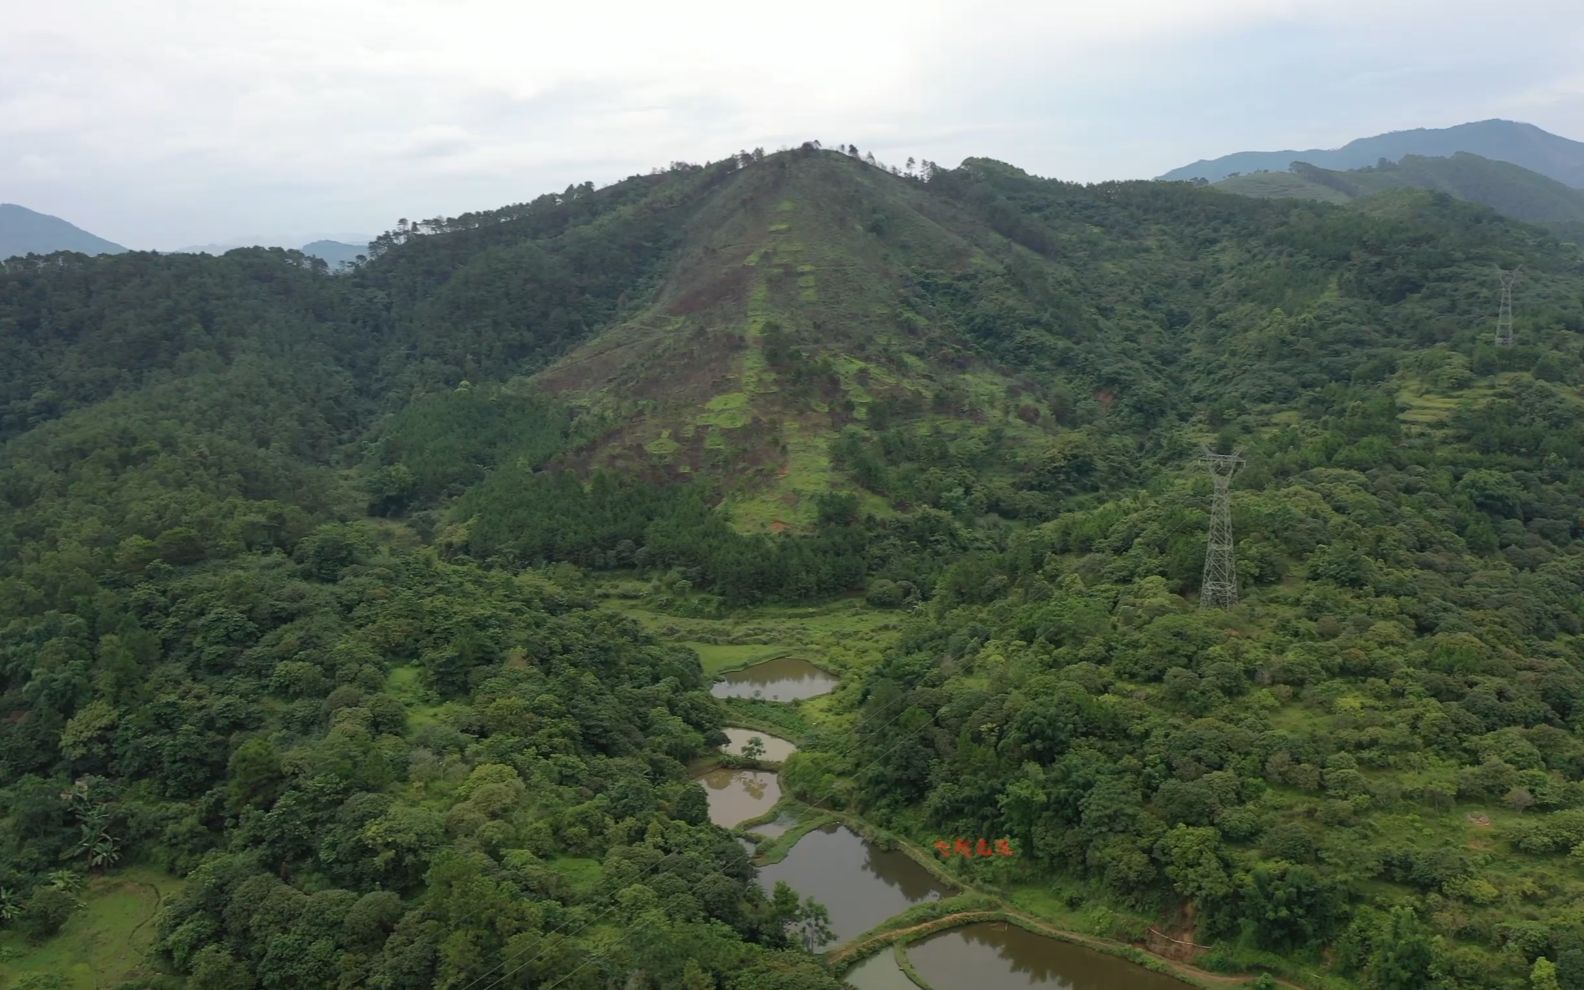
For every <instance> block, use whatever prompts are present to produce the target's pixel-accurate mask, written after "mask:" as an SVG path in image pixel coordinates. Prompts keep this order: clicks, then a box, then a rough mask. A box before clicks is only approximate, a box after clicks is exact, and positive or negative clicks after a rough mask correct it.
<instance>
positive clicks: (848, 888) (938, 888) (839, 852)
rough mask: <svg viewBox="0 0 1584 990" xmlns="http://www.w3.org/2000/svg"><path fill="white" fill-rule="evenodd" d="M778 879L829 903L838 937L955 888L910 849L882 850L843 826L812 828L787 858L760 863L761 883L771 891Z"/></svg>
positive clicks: (856, 932) (801, 893)
mask: <svg viewBox="0 0 1584 990" xmlns="http://www.w3.org/2000/svg"><path fill="white" fill-rule="evenodd" d="M777 880H785V881H786V882H787V883H788V884H790V885H791V887H792V889H793V890H795V891H797V892H798V895H799V896H800V897H807V896H812V897H813V898H814V899H815V900H817V901H819V902H820V903H821V904H824V905H825V907H826V909H827V910H829V911H830V920H831V930H832V931H833V932H835V934H836V941H837V942H845V941H846V940H848V939H850V938H852V937H854V936H856V935H861V934H862V933H864V932H866V931H868V930H869V929H871V928H873V927H874V926H876V925H878V924H879V923H880V922H882V921H884V920H886V919H887V918H889V917H891V916H892V915H894V914H897V913H899V912H901V911H905V910H907V908H909V907H910V906H912V905H914V904H917V903H919V902H920V901H930V900H936V899H937V898H939V897H941V896H942V894H944V893H949V892H950V888H949V887H947V886H946V885H945V884H943V883H941V882H940V881H938V880H936V879H935V878H934V877H933V876H931V875H930V873H929V871H928V870H926V869H924V867H922V866H920V865H919V864H918V863H915V862H914V861H913V860H912V859H910V858H909V857H908V856H907V854H906V853H902V852H885V851H883V850H880V849H877V848H875V847H874V846H872V845H870V844H869V843H868V842H866V841H864V840H863V839H861V838H859V837H858V836H857V835H856V834H854V833H853V832H850V831H848V830H847V829H846V828H844V827H843V826H841V825H827V826H825V827H824V828H822V829H817V830H815V831H813V832H810V833H809V834H807V835H805V836H804V837H803V838H801V839H799V840H798V843H797V845H795V846H793V847H792V851H791V852H789V853H787V857H786V859H784V860H782V861H781V862H779V863H776V864H775V865H773V866H765V867H761V868H760V870H759V883H760V884H761V885H762V886H763V887H764V888H765V890H767V891H769V890H773V889H774V888H775V884H776V881H777ZM833 944H834V943H833ZM827 948H828V946H827Z"/></svg>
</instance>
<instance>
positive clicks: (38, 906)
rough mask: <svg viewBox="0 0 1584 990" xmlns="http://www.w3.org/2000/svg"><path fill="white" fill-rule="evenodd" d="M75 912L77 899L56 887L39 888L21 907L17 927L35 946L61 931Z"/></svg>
mask: <svg viewBox="0 0 1584 990" xmlns="http://www.w3.org/2000/svg"><path fill="white" fill-rule="evenodd" d="M75 910H77V898H76V897H74V896H72V895H71V894H70V893H68V892H66V891H64V890H61V889H59V888H56V887H39V888H38V889H37V890H35V891H33V894H32V896H30V897H29V898H28V899H27V901H26V902H25V903H23V905H22V913H21V920H20V921H19V922H18V925H17V927H18V928H20V929H21V931H22V933H23V934H24V935H26V936H27V937H28V940H29V941H30V942H33V943H35V944H37V943H39V942H43V941H45V940H47V939H48V938H50V937H51V936H53V935H54V934H55V933H56V932H59V931H60V930H61V926H62V925H64V924H66V919H67V918H70V917H71V915H72V912H73V911H75Z"/></svg>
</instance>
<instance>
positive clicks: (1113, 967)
mask: <svg viewBox="0 0 1584 990" xmlns="http://www.w3.org/2000/svg"><path fill="white" fill-rule="evenodd" d="M906 951H907V957H908V961H909V962H911V963H912V964H913V968H914V969H916V970H918V973H919V975H920V976H922V977H923V978H924V979H925V980H927V981H928V982H929V983H930V985H931V986H933V987H934V988H935V990H1034V988H1038V990H1191V988H1190V987H1189V985H1188V984H1186V983H1183V982H1182V981H1181V980H1177V979H1173V978H1172V977H1170V976H1165V975H1163V974H1161V973H1156V972H1153V971H1151V970H1147V969H1145V968H1143V967H1142V966H1135V965H1134V964H1132V963H1130V962H1128V961H1127V960H1125V959H1118V958H1117V957H1116V956H1108V955H1106V954H1105V953H1102V952H1096V951H1094V950H1093V949H1088V948H1085V947H1084V946H1081V945H1074V944H1073V943H1071V942H1062V941H1060V940H1058V939H1054V938H1046V937H1045V936H1043V935H1036V934H1034V933H1033V932H1030V931H1027V930H1025V929H1022V928H1019V927H1018V926H1016V925H1003V924H1001V923H1000V922H981V923H979V924H973V925H964V926H963V927H961V928H953V929H951V930H950V931H945V932H941V933H940V934H939V935H932V936H930V937H929V938H927V939H925V940H923V941H922V942H915V943H913V944H912V945H910V946H908V947H907V950H906Z"/></svg>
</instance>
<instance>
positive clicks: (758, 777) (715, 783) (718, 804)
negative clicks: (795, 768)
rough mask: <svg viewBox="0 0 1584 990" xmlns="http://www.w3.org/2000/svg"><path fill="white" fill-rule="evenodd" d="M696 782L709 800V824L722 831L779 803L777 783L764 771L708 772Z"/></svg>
mask: <svg viewBox="0 0 1584 990" xmlns="http://www.w3.org/2000/svg"><path fill="white" fill-rule="evenodd" d="M696 779H697V780H698V782H699V783H701V784H703V785H704V796H705V797H707V798H708V799H709V817H710V821H712V822H714V823H715V824H716V825H719V826H721V827H722V828H731V827H732V826H734V825H737V824H738V823H740V822H745V821H747V820H748V819H750V818H757V817H759V816H760V815H762V814H764V813H765V812H767V811H769V810H770V809H771V808H773V807H775V804H776V802H777V801H779V800H781V782H780V781H779V780H777V779H776V775H775V774H773V773H769V772H768V771H765V770H727V769H721V770H711V771H710V772H709V773H706V774H703V775H702V776H700V777H698V778H696Z"/></svg>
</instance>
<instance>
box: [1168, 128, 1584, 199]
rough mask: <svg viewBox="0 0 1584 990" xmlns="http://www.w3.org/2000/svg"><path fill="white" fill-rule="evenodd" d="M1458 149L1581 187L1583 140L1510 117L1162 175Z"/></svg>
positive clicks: (1198, 175)
mask: <svg viewBox="0 0 1584 990" xmlns="http://www.w3.org/2000/svg"><path fill="white" fill-rule="evenodd" d="M1459 151H1466V152H1469V153H1471V154H1475V155H1480V156H1482V157H1484V158H1489V159H1493V160H1495V161H1504V162H1511V163H1513V164H1515V165H1521V166H1523V167H1524V168H1527V169H1529V170H1530V171H1533V172H1538V173H1540V174H1541V175H1543V176H1546V177H1548V178H1551V179H1555V180H1556V181H1558V182H1561V183H1564V184H1566V185H1568V186H1572V187H1574V188H1576V189H1577V188H1584V143H1581V142H1579V141H1573V140H1570V139H1568V138H1565V137H1560V136H1558V135H1555V134H1551V133H1549V132H1547V131H1544V130H1541V129H1540V128H1538V127H1536V126H1534V125H1533V124H1525V123H1520V122H1517V121H1511V120H1482V121H1476V122H1473V123H1467V124H1458V125H1456V126H1455V127H1445V128H1416V129H1414V130H1407V131H1392V132H1389V133H1386V134H1377V135H1374V136H1372V137H1365V138H1358V139H1356V140H1353V141H1349V142H1348V143H1347V144H1345V145H1343V146H1342V147H1340V148H1332V149H1325V148H1311V149H1309V150H1307V151H1240V152H1236V153H1234V154H1230V155H1223V156H1221V157H1219V158H1211V159H1200V160H1199V161H1197V162H1194V163H1193V164H1191V165H1184V166H1181V167H1180V168H1174V169H1172V170H1171V171H1169V172H1167V173H1165V174H1164V175H1162V176H1160V178H1162V179H1170V180H1187V179H1204V180H1206V181H1209V182H1218V181H1220V180H1221V179H1225V178H1227V177H1228V176H1230V175H1232V174H1233V173H1248V172H1260V171H1270V172H1285V171H1287V168H1288V166H1290V165H1291V164H1292V163H1293V162H1295V161H1303V162H1308V163H1309V164H1311V165H1316V166H1319V167H1321V168H1328V169H1337V170H1347V169H1354V168H1360V167H1363V166H1365V165H1374V164H1375V163H1376V162H1377V161H1379V160H1380V159H1382V158H1385V159H1387V160H1388V161H1397V160H1398V159H1400V158H1402V157H1403V156H1404V155H1422V156H1428V157H1445V156H1448V155H1452V154H1455V153H1457V152H1459Z"/></svg>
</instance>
